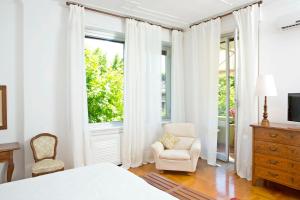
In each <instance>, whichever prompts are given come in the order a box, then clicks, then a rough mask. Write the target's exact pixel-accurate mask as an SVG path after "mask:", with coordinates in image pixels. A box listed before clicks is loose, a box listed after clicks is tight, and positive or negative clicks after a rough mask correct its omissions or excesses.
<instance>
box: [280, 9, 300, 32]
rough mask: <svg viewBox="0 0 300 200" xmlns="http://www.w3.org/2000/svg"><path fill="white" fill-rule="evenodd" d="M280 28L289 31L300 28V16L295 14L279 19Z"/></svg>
mask: <svg viewBox="0 0 300 200" xmlns="http://www.w3.org/2000/svg"><path fill="white" fill-rule="evenodd" d="M277 22H278V26H279V28H280V29H281V30H288V29H291V28H296V27H300V14H299V13H293V14H288V15H285V16H281V17H279V19H278V21H277Z"/></svg>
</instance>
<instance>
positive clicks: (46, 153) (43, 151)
mask: <svg viewBox="0 0 300 200" xmlns="http://www.w3.org/2000/svg"><path fill="white" fill-rule="evenodd" d="M30 146H31V149H32V152H33V157H34V160H35V162H37V161H40V160H43V159H46V158H48V159H55V157H56V147H57V137H56V136H55V135H52V134H50V133H41V134H38V135H37V136H35V137H33V138H32V139H31V141H30Z"/></svg>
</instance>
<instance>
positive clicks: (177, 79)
mask: <svg viewBox="0 0 300 200" xmlns="http://www.w3.org/2000/svg"><path fill="white" fill-rule="evenodd" d="M171 63H172V65H171V66H172V69H171V74H172V75H171V120H172V122H185V103H184V98H185V94H184V64H183V33H182V32H181V31H177V30H173V31H172V61H171Z"/></svg>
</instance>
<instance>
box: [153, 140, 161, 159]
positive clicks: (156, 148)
mask: <svg viewBox="0 0 300 200" xmlns="http://www.w3.org/2000/svg"><path fill="white" fill-rule="evenodd" d="M151 148H152V150H153V153H154V154H155V156H158V155H159V154H160V153H161V152H162V151H163V150H164V146H163V144H162V143H161V142H158V141H157V142H155V143H154V144H152V145H151Z"/></svg>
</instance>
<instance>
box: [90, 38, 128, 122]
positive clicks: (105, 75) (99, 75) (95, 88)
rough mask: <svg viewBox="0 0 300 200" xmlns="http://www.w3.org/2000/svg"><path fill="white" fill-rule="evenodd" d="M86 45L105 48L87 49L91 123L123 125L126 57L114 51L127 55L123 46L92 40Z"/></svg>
mask: <svg viewBox="0 0 300 200" xmlns="http://www.w3.org/2000/svg"><path fill="white" fill-rule="evenodd" d="M87 40H89V41H87ZM86 41H87V42H90V43H93V42H94V43H97V42H101V44H102V45H99V47H97V44H96V45H94V47H95V46H96V47H97V48H90V47H88V45H86V48H85V64H86V85H87V96H88V115H89V123H103V122H113V121H123V76H124V71H123V68H124V62H123V54H122V53H118V51H114V49H113V48H114V47H115V48H119V49H120V48H121V49H122V51H123V44H122V43H117V42H113V41H103V40H102V41H101V40H100V39H90V38H86ZM87 42H86V43H87ZM110 43H115V44H110ZM101 47H102V48H101ZM119 52H120V50H119ZM108 54H109V55H108ZM113 54H114V55H113ZM112 55H113V56H112Z"/></svg>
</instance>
